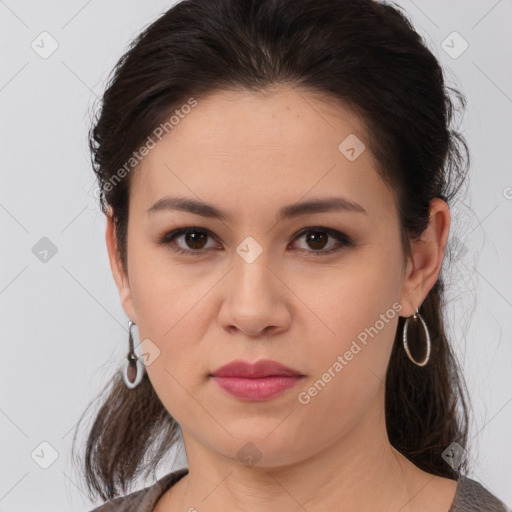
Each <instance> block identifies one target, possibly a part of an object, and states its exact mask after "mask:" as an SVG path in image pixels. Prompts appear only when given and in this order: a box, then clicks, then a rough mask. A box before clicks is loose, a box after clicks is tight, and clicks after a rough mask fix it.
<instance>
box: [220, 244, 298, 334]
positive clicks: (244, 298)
mask: <svg viewBox="0 0 512 512" xmlns="http://www.w3.org/2000/svg"><path fill="white" fill-rule="evenodd" d="M233 265H234V268H233V269H232V270H231V272H230V273H229V274H228V276H227V281H226V285H225V289H224V290H223V292H224V300H223V303H222V306H221V309H220V311H219V322H220V325H221V326H222V327H223V328H224V329H226V330H228V331H229V332H230V333H231V334H233V333H235V332H237V331H240V332H242V333H244V334H245V335H246V336H250V337H262V336H270V335H275V334H277V333H279V332H282V331H285V330H286V329H288V328H289V325H290V321H291V315H290V309H289V304H288V302H289V294H290V292H289V291H288V288H287V287H286V286H285V284H284V283H283V281H282V279H280V276H279V273H278V272H277V271H276V270H274V269H272V268H270V266H269V262H268V259H267V258H266V255H265V252H263V253H262V254H261V255H260V256H259V257H258V258H257V259H256V260H255V261H252V262H251V263H248V262H247V261H245V260H244V259H243V258H241V257H239V256H238V254H236V255H235V258H234V262H233Z"/></svg>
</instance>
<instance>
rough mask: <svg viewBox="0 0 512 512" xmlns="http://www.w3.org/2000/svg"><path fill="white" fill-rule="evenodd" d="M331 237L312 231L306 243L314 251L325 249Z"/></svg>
mask: <svg viewBox="0 0 512 512" xmlns="http://www.w3.org/2000/svg"><path fill="white" fill-rule="evenodd" d="M328 239H329V236H328V235H327V234H326V233H323V232H322V231H310V232H309V233H308V235H307V236H306V242H307V243H308V244H310V247H311V248H312V249H323V248H324V246H325V244H326V243H327V240H328Z"/></svg>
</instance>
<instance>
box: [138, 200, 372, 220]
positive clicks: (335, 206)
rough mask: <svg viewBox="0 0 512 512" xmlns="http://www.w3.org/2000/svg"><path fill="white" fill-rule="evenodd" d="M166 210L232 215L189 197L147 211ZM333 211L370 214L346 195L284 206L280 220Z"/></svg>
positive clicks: (216, 216) (222, 217)
mask: <svg viewBox="0 0 512 512" xmlns="http://www.w3.org/2000/svg"><path fill="white" fill-rule="evenodd" d="M165 210H180V211H184V212H190V213H194V214H196V215H201V216H202V217H207V218H212V219H218V220H221V221H230V220H231V215H229V214H228V213H226V212H223V211H222V210H220V209H218V208H217V207H215V206H213V205H211V204H207V203H203V202H201V201H197V200H195V199H192V198H187V197H163V198H162V199H159V200H158V201H157V202H156V203H155V204H154V205H153V206H151V207H150V208H148V210H146V213H147V214H148V213H155V212H160V211H165ZM331 211H347V212H357V213H364V214H365V215H368V214H367V212H366V210H365V209H364V208H363V207H362V206H361V205H360V204H359V203H356V202H354V201H350V200H349V199H346V198H344V197H325V198H321V199H320V198H319V199H311V200H309V201H303V202H300V203H294V204H290V205H287V206H283V207H282V208H281V209H280V210H279V213H278V220H279V221H283V220H286V219H292V218H295V217H299V216H301V215H306V214H308V213H309V214H311V213H322V212H331Z"/></svg>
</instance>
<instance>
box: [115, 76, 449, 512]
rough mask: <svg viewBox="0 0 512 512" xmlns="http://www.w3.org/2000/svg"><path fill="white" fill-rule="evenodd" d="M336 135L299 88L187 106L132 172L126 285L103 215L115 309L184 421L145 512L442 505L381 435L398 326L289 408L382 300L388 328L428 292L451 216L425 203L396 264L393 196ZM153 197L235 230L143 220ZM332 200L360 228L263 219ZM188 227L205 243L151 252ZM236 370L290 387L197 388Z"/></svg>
mask: <svg viewBox="0 0 512 512" xmlns="http://www.w3.org/2000/svg"><path fill="white" fill-rule="evenodd" d="M349 134H355V135H356V136H357V137H358V138H359V139H360V140H362V141H365V140H367V139H366V136H365V127H364V125H363V124H362V121H361V120H360V119H359V118H358V117H357V116H356V115H354V114H353V113H352V112H351V111H350V110H348V109H345V108H342V107H341V106H339V107H336V108H334V107H333V106H332V104H331V105H330V106H329V103H328V102H326V101H322V99H321V98H320V97H318V96H317V95H314V94H313V93H311V92H310V91H306V90H300V89H292V88H291V87H287V86H281V87H279V88H276V89H274V90H273V91H272V93H270V92H269V91H267V92H266V94H256V93H251V92H241V91H236V92H235V91H230V92H227V91H224V92H216V93H214V94H212V95H210V96H208V97H206V98H202V99H198V105H197V106H196V107H195V108H194V109H192V111H191V113H190V114H188V115H187V116H186V118H185V119H183V120H181V121H180V123H179V124H178V125H177V126H176V127H175V128H174V129H173V130H172V131H171V132H170V133H169V134H167V135H166V136H165V137H164V138H163V139H162V140H161V141H160V142H158V144H157V145H156V147H155V148H154V149H152V150H151V151H150V152H149V154H148V155H147V156H146V157H145V158H144V160H143V161H142V162H141V164H140V166H139V167H138V168H137V169H136V170H134V171H132V172H134V175H133V182H132V188H131V192H130V211H129V223H128V272H127V273H125V272H124V271H123V269H122V266H121V264H120V261H119V258H118V251H117V248H116V245H115V236H114V235H115V233H114V227H113V223H112V220H111V218H110V216H107V229H106V242H107V248H108V253H109V259H110V264H111V268H112V272H113V276H114V279H115V282H116V285H117V288H118V290H119V294H120V298H121V302H122V305H123V308H124V310H125V312H126V314H127V315H128V317H129V318H131V319H132V320H133V321H134V322H135V323H136V324H137V327H138V331H139V335H140V340H145V339H149V340H151V343H153V344H154V345H155V346H157V347H158V349H159V351H160V354H159V356H158V357H156V359H154V361H152V362H151V364H149V365H148V366H147V367H146V368H147V372H148V375H149V378H150V380H151V383H152V385H153V386H154V389H155V391H156V393H157V394H158V396H159V398H160V400H161V401H162V403H163V405H164V406H165V407H166V409H167V410H168V411H169V413H170V414H171V415H172V416H173V417H174V418H175V419H176V420H177V421H178V423H179V424H180V425H181V428H182V432H183V439H184V444H185V449H186V453H187V459H188V467H189V474H188V475H187V476H185V477H184V478H182V479H181V480H180V481H179V482H178V483H177V484H175V485H174V486H173V487H172V488H171V489H169V490H168V491H167V492H166V493H165V494H164V495H163V496H162V498H161V499H160V500H159V501H158V503H157V505H156V508H155V509H154V510H155V511H157V512H171V511H174V510H181V511H186V510H198V511H204V510H208V511H221V510H222V511H224V510H243V511H258V512H259V511H261V510H265V511H268V512H272V511H280V512H283V511H295V510H308V511H326V510H330V511H332V510H339V509H341V504H342V506H343V507H342V508H343V510H347V511H355V510H357V511H359V512H361V511H363V512H364V511H372V512H373V511H375V510H376V506H377V505H378V507H377V508H378V510H380V511H384V512H386V511H388V510H389V511H398V510H401V511H403V512H408V511H413V510H414V511H434V510H435V511H436V512H439V511H442V510H445V511H448V509H449V508H450V505H451V503H452V501H453V498H454V494H455V490H456V482H455V481H453V480H449V479H445V478H440V477H434V476H433V475H431V474H429V473H426V472H424V471H421V470H420V469H419V468H417V467H416V466H415V465H414V464H412V463H411V462H410V461H408V460H407V459H406V458H405V457H403V456H402V455H401V454H399V453H398V452H397V451H396V450H394V449H393V448H392V446H391V445H390V443H389V440H388V437H387V433H386V427H385V418H384V379H385V374H386V368H387V364H388V361H389V357H390V353H391V348H392V343H393V340H394V335H395V332H396V329H397V322H398V314H396V315H395V316H394V318H392V319H390V320H389V321H388V322H387V323H385V325H384V327H383V328H382V329H381V330H380V331H379V332H378V334H377V335H375V336H374V337H373V338H369V341H368V344H367V345H366V346H364V348H363V349H362V350H361V351H360V352H359V353H358V354H357V355H356V356H354V357H353V359H352V360H351V361H349V362H348V364H347V365H346V366H344V367H343V369H342V371H341V372H339V374H337V375H336V377H334V378H332V380H331V381H330V382H329V383H328V384H327V385H326V386H325V387H324V388H323V389H322V390H321V392H318V394H317V395H316V396H314V397H312V398H311V400H310V402H309V403H307V404H302V403H300V402H299V400H298V394H299V393H300V392H301V391H307V390H308V389H309V388H310V387H311V385H312V384H313V383H314V382H316V381H317V380H318V379H319V378H321V376H322V375H323V374H324V373H325V372H326V371H327V370H328V368H330V367H332V366H333V363H334V362H335V361H336V360H337V357H338V356H339V355H343V354H344V353H345V352H346V351H347V350H348V349H349V348H350V346H351V343H352V341H353V340H354V339H356V337H357V335H358V334H359V333H361V332H362V331H364V329H365V328H366V327H369V326H373V325H374V324H375V322H376V321H377V320H378V319H379V318H380V315H381V314H384V313H386V311H387V310H389V309H390V308H391V307H392V304H394V303H398V304H400V305H401V308H402V309H401V311H400V313H399V314H400V316H404V317H409V316H411V315H412V314H413V313H414V312H415V311H416V308H417V307H419V306H420V305H421V304H422V302H423V300H424V299H425V297H426V295H427V293H428V292H429V290H430V289H431V288H432V286H433V285H434V284H435V282H436V280H437V277H438V275H439V272H440V269H441V264H442V260H443V255H444V249H445V246H446V241H447V238H448V233H449V226H450V213H449V209H448V206H447V204H446V203H445V202H443V201H442V200H440V199H434V200H433V201H432V202H431V205H430V208H431V216H430V224H429V227H428V229H427V230H426V232H425V233H424V235H423V237H422V239H421V240H419V241H417V242H415V243H414V244H413V245H412V258H408V259H407V263H406V265H404V260H403V258H404V255H403V253H402V247H401V244H400V237H399V220H398V214H397V210H396V207H395V202H394V201H395V198H394V195H393V191H392V190H390V189H389V188H388V187H387V186H386V184H385V183H384V181H382V179H381V178H380V177H379V175H378V173H377V171H376V169H377V165H376V161H375V160H374V157H373V155H372V154H371V151H370V149H369V148H368V146H369V145H368V144H365V145H366V150H365V151H363V153H362V154H361V155H360V156H359V157H358V158H357V159H356V160H354V161H350V160H349V159H347V158H346V157H345V156H344V155H343V154H342V153H341V152H340V151H339V149H338V145H339V144H340V142H342V141H343V140H344V139H345V138H346V137H347V136H348V135H349ZM168 195H169V196H184V197H188V198H193V199H197V200H201V201H204V202H207V203H210V204H213V205H215V206H216V207H217V208H219V209H222V210H224V211H226V212H227V213H229V214H230V215H232V219H231V220H229V221H220V220H216V219H209V218H203V217H201V216H199V215H197V214H193V213H190V212H184V211H177V210H166V211H160V212H157V213H151V214H149V213H146V210H147V209H148V208H150V207H151V206H152V205H153V204H154V203H155V202H156V201H157V200H159V199H161V198H162V197H164V196H168ZM333 195H336V196H343V197H346V198H348V199H350V200H352V201H356V202H357V203H359V204H360V205H361V206H363V207H364V209H365V210H366V212H367V215H365V214H362V213H357V212H348V211H332V212H322V213H308V214H306V215H303V216H301V217H297V218H294V219H290V220H285V221H281V222H277V220H276V219H277V212H278V210H279V209H280V208H281V207H282V206H283V205H288V204H291V203H295V202H298V201H300V200H305V199H311V198H313V197H314V198H323V197H327V196H333ZM189 226H195V227H200V228H203V229H206V230H209V231H210V232H211V233H212V234H211V236H209V237H207V238H206V239H205V240H202V241H200V242H199V243H198V242H195V244H194V242H191V241H190V239H189V240H188V242H189V244H188V245H187V239H186V238H185V236H180V237H178V238H177V239H175V240H174V242H173V243H169V244H168V245H162V244H159V239H160V238H161V237H162V236H163V235H164V234H165V233H168V232H170V231H172V230H173V229H176V228H180V227H189ZM310 226H321V227H326V228H331V229H335V230H337V231H339V232H341V233H344V234H346V235H347V236H349V237H351V238H352V239H353V241H354V243H355V244H356V245H354V246H343V245H341V250H340V251H339V252H336V253H334V254H331V255H326V256H315V254H313V253H315V251H316V252H318V251H319V250H322V248H324V247H325V248H326V249H329V248H331V247H333V246H336V245H340V243H339V242H338V241H337V240H336V239H335V238H332V237H329V238H325V242H324V245H323V246H322V243H321V242H322V239H321V240H320V243H317V245H315V244H312V243H308V241H307V238H306V236H304V235H303V236H300V237H299V238H296V237H294V235H295V234H296V233H298V232H299V231H301V230H302V229H303V228H307V227H310ZM248 236H251V237H253V238H254V239H255V240H256V241H257V242H258V244H259V245H260V246H261V248H262V253H261V254H260V255H259V257H258V258H257V259H256V260H255V261H253V262H252V263H248V262H247V261H245V260H244V259H243V258H242V257H240V256H239V255H238V253H237V252H236V248H237V247H238V246H239V245H240V244H241V242H242V241H243V240H244V239H245V238H246V237H248ZM172 247H181V248H183V249H188V250H194V249H195V248H198V247H199V250H202V251H203V252H202V253H201V255H200V256H188V255H180V254H177V253H175V252H174V251H173V249H172ZM201 247H204V248H202V249H201ZM196 250H197V249H196ZM324 250H325V249H324ZM234 359H245V360H248V361H257V360H259V359H273V360H276V361H279V362H281V363H283V364H285V365H287V366H289V367H292V368H294V369H297V370H300V371H301V372H302V373H303V374H304V375H305V378H304V379H303V380H302V381H301V382H300V383H299V384H298V385H297V386H296V387H294V388H293V389H291V390H288V391H287V392H285V393H283V394H282V395H280V396H278V397H276V398H273V399H271V400H268V401H264V402H249V401H244V400H241V399H238V398H235V397H233V396H231V395H229V394H227V393H226V392H225V391H223V390H222V389H221V388H220V387H218V386H217V385H216V383H215V382H213V381H212V380H211V378H209V377H208V375H209V374H210V373H211V372H213V371H214V370H215V369H217V368H218V367H220V366H222V365H224V364H226V363H228V362H229V361H232V360H234ZM411 364H412V363H411ZM429 364H430V363H429ZM248 442H251V443H253V444H254V445H255V446H256V447H257V449H258V451H259V453H260V455H261V458H260V459H259V460H258V461H257V463H256V464H254V465H245V464H244V463H243V461H241V460H240V458H239V456H238V455H237V453H239V451H240V450H241V449H242V450H243V449H244V448H243V447H244V446H245V445H246V443H248ZM245 449H246V448H245ZM192 507H194V508H193V509H192Z"/></svg>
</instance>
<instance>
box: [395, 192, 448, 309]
mask: <svg viewBox="0 0 512 512" xmlns="http://www.w3.org/2000/svg"><path fill="white" fill-rule="evenodd" d="M450 220H451V217H450V209H449V207H448V205H447V204H446V202H445V201H443V200H442V199H440V198H434V199H432V201H431V202H430V218H429V225H428V227H427V229H426V230H425V232H424V233H423V234H422V236H421V239H420V240H418V241H415V242H413V243H412V247H411V253H412V257H411V258H409V259H408V262H407V269H406V272H405V278H404V279H405V280H404V284H403V288H402V295H401V297H400V304H401V305H402V310H401V312H400V316H403V317H408V316H411V315H413V314H414V313H415V312H416V308H419V307H420V305H421V304H422V303H423V301H424V300H425V297H426V296H427V295H428V292H429V291H430V290H431V288H432V287H433V286H434V284H435V283H436V281H437V278H438V276H439V273H440V272H441V265H442V263H443V257H444V250H445V247H446V243H447V240H448V234H449V231H450Z"/></svg>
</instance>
